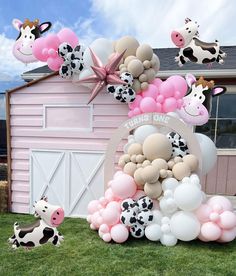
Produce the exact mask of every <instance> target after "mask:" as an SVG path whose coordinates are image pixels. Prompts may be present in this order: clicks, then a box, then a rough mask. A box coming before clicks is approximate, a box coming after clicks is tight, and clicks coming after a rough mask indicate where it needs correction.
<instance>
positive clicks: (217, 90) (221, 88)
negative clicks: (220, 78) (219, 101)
mask: <svg viewBox="0 0 236 276" xmlns="http://www.w3.org/2000/svg"><path fill="white" fill-rule="evenodd" d="M225 92H226V87H224V86H215V87H213V89H212V97H216V96H220V95H222V94H224V93H225Z"/></svg>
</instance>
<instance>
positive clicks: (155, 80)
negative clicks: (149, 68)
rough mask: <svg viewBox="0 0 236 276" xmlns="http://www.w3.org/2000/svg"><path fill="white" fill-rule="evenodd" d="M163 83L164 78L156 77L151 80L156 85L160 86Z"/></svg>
mask: <svg viewBox="0 0 236 276" xmlns="http://www.w3.org/2000/svg"><path fill="white" fill-rule="evenodd" d="M161 83H162V80H161V79H159V78H155V79H154V80H153V81H152V82H151V84H153V85H155V86H156V87H160V85H161Z"/></svg>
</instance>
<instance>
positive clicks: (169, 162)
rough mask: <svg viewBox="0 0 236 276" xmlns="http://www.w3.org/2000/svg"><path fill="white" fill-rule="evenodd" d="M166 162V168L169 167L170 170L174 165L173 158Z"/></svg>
mask: <svg viewBox="0 0 236 276" xmlns="http://www.w3.org/2000/svg"><path fill="white" fill-rule="evenodd" d="M167 164H168V168H169V169H170V170H172V168H173V167H174V165H175V162H174V159H171V160H169V161H168V163H167Z"/></svg>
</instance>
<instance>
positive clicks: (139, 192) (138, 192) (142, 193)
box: [132, 190, 146, 200]
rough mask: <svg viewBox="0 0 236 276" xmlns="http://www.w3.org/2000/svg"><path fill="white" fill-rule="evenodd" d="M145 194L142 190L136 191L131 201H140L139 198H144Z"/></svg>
mask: <svg viewBox="0 0 236 276" xmlns="http://www.w3.org/2000/svg"><path fill="white" fill-rule="evenodd" d="M145 195H146V194H145V192H144V191H143V190H137V192H136V193H135V195H134V196H133V197H132V199H134V200H138V199H140V197H143V196H145Z"/></svg>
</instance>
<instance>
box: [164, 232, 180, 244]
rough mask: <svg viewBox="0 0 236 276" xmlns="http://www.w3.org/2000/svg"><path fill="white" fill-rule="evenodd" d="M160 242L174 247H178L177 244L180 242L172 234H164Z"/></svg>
mask: <svg viewBox="0 0 236 276" xmlns="http://www.w3.org/2000/svg"><path fill="white" fill-rule="evenodd" d="M160 241H161V244H163V245H165V246H174V245H176V243H177V241H178V240H177V238H176V237H175V236H174V235H172V234H163V235H162V236H161V239H160Z"/></svg>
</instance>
